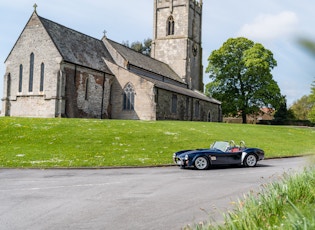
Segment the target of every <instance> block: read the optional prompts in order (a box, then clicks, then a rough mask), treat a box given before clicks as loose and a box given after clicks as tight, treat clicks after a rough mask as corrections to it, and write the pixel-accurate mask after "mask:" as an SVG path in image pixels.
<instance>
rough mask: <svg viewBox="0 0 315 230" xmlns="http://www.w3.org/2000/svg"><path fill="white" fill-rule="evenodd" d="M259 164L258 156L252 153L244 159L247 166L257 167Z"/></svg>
mask: <svg viewBox="0 0 315 230" xmlns="http://www.w3.org/2000/svg"><path fill="white" fill-rule="evenodd" d="M256 164H257V157H256V156H255V155H254V154H252V153H250V154H248V155H247V156H246V157H245V159H244V165H245V166H247V167H255V166H256Z"/></svg>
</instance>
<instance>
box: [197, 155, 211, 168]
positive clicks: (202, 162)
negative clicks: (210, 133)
mask: <svg viewBox="0 0 315 230" xmlns="http://www.w3.org/2000/svg"><path fill="white" fill-rule="evenodd" d="M195 167H196V168H197V169H207V168H208V167H209V162H208V159H207V158H205V157H198V158H197V159H196V160H195Z"/></svg>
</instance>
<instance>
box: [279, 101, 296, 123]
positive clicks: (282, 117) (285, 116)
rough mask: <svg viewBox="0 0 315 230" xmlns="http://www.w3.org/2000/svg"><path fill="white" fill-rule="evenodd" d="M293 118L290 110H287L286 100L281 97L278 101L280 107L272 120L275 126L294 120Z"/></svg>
mask: <svg viewBox="0 0 315 230" xmlns="http://www.w3.org/2000/svg"><path fill="white" fill-rule="evenodd" d="M294 119H295V116H294V113H293V111H292V110H291V109H289V110H288V108H287V99H286V98H285V96H283V97H282V98H281V100H280V106H279V108H278V110H277V111H276V113H275V116H274V120H275V121H276V122H277V124H285V122H286V121H288V120H294Z"/></svg>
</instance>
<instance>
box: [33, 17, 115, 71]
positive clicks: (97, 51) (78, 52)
mask: <svg viewBox="0 0 315 230" xmlns="http://www.w3.org/2000/svg"><path fill="white" fill-rule="evenodd" d="M38 18H39V19H40V21H41V23H42V24H43V26H44V27H45V29H46V31H47V32H48V34H49V36H50V37H51V39H52V40H53V42H54V44H55V45H56V47H57V49H58V50H59V52H60V54H61V56H62V57H63V59H64V61H66V62H71V63H74V64H77V65H82V66H85V67H89V68H92V69H95V70H100V71H104V72H106V73H109V74H112V72H111V71H110V70H109V68H108V67H107V65H106V64H105V62H104V61H103V60H102V57H104V58H106V59H108V60H110V61H112V59H111V56H110V54H109V52H108V50H107V49H106V47H105V45H104V43H103V42H102V41H101V40H99V39H96V38H93V37H90V36H88V35H85V34H82V33H80V32H77V31H75V30H73V29H69V28H67V27H65V26H62V25H60V24H58V23H55V22H53V21H50V20H48V19H45V18H43V17H40V16H38Z"/></svg>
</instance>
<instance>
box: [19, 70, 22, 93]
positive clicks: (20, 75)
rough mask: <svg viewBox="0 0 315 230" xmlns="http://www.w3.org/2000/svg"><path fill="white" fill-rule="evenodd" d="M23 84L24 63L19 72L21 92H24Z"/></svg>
mask: <svg viewBox="0 0 315 230" xmlns="http://www.w3.org/2000/svg"><path fill="white" fill-rule="evenodd" d="M22 84H23V65H22V64H21V65H20V72H19V93H21V92H22Z"/></svg>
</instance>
